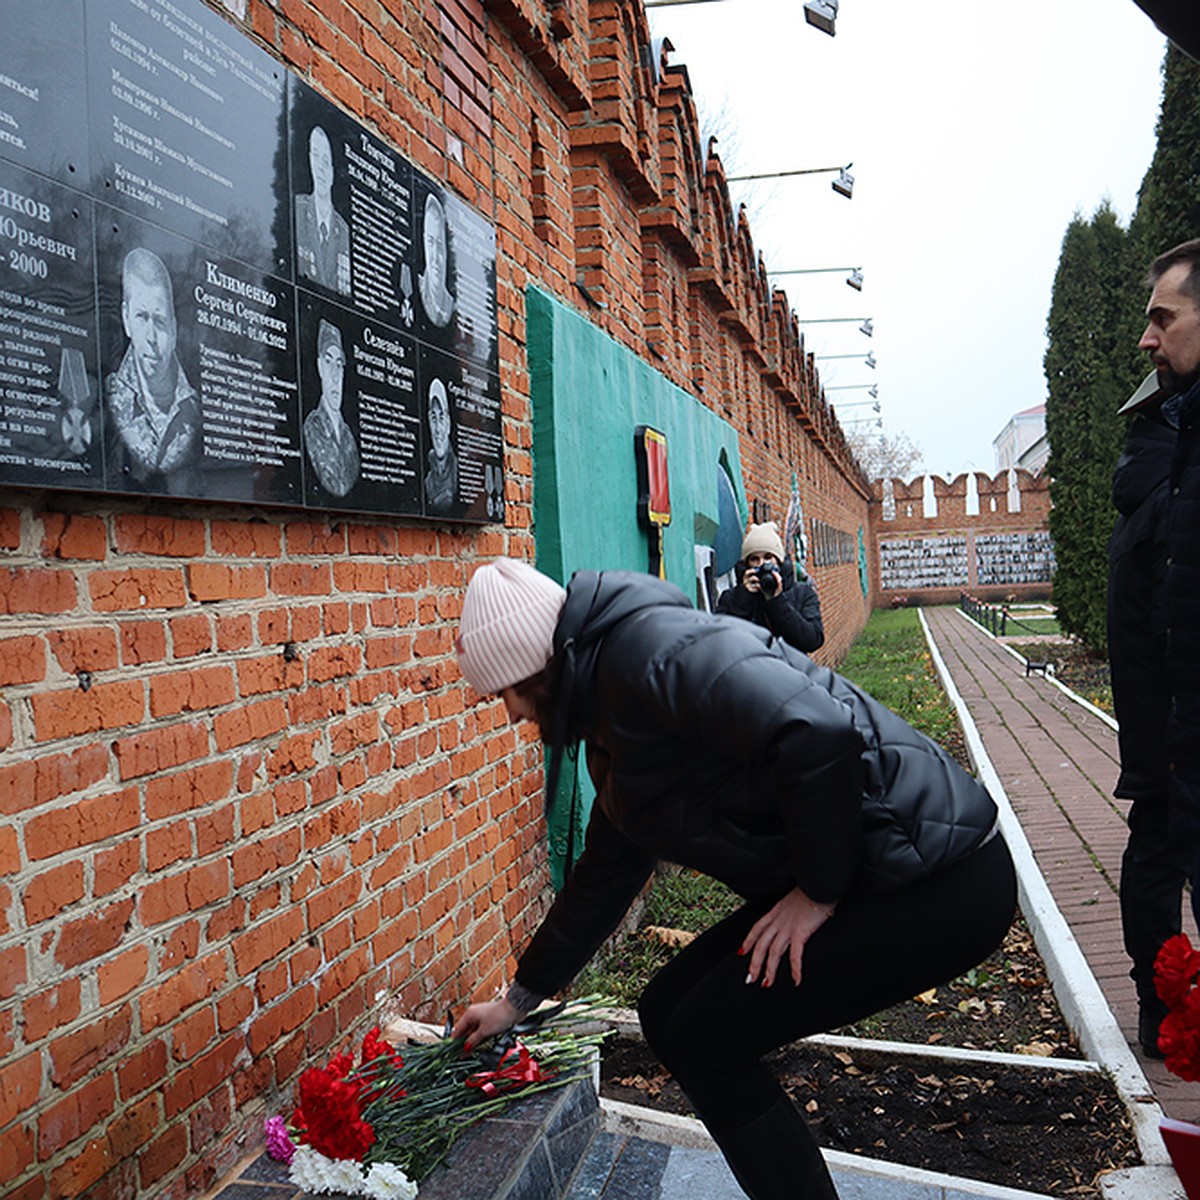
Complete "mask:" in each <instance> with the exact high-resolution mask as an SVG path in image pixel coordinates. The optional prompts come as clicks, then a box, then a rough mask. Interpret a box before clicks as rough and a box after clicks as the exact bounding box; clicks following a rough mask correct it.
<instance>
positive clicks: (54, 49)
mask: <svg viewBox="0 0 1200 1200" xmlns="http://www.w3.org/2000/svg"><path fill="white" fill-rule="evenodd" d="M0 30H3V34H0V157H3V158H6V159H8V160H9V161H10V162H14V163H17V164H18V165H20V166H22V167H28V168H29V169H30V170H33V171H39V172H41V174H43V175H49V176H50V177H51V178H53V179H57V180H58V181H59V183H68V184H71V185H72V186H73V187H78V188H82V187H84V186H85V181H86V177H87V173H88V147H87V123H86V122H85V121H84V120H83V114H84V112H85V109H86V105H85V99H86V88H85V79H86V75H85V72H84V53H83V0H43V3H40V4H38V5H37V6H36V7H34V6H31V5H30V4H29V2H28V0H0Z"/></svg>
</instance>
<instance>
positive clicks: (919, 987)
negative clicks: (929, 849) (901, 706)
mask: <svg viewBox="0 0 1200 1200" xmlns="http://www.w3.org/2000/svg"><path fill="white" fill-rule="evenodd" d="M769 907H770V906H769V905H768V904H748V905H746V906H745V907H744V908H741V909H739V910H738V911H737V912H736V913H734V914H733V915H732V916H730V917H727V918H726V919H725V920H724V921H721V922H720V923H719V924H717V925H715V926H713V928H712V929H710V930H708V931H707V932H705V933H703V934H701V935H700V936H699V937H698V938H697V939H696V940H695V941H694V942H692V943H691V945H689V946H687V947H685V948H684V949H683V950H681V951H680V952H679V953H678V954H677V955H676V956H675V957H674V958H673V959H672V960H671V961H670V962H669V963H668V964H667V965H666V966H665V967H663V969H662V970H661V971H659V972H658V974H657V975H655V976H654V978H653V979H652V980H651V981H650V983H649V984H648V985H647V987H646V990H645V992H643V994H642V998H641V1001H640V1003H639V1005H638V1012H639V1015H640V1017H641V1022H642V1031H643V1033H644V1034H645V1036H646V1040H647V1042H648V1043H649V1044H650V1047H651V1049H653V1050H654V1052H655V1054H656V1055H658V1057H659V1059H660V1060H661V1061H662V1063H663V1065H664V1066H665V1067H666V1068H667V1069H668V1070H669V1071H670V1072H671V1074H672V1075H673V1076H674V1077H675V1079H676V1080H677V1082H678V1083H679V1085H680V1087H682V1088H683V1090H684V1091H685V1092H686V1093H687V1096H688V1099H689V1100H690V1101H691V1103H692V1105H693V1106H694V1107H695V1110H696V1113H697V1115H698V1116H699V1117H700V1119H701V1120H702V1121H703V1122H704V1123H705V1125H706V1126H708V1128H709V1130H710V1131H711V1132H712V1133H713V1135H714V1136H715V1137H717V1139H718V1141H719V1140H721V1136H722V1135H723V1134H726V1133H729V1132H731V1131H735V1130H737V1129H739V1128H741V1127H744V1126H746V1125H748V1124H750V1123H751V1122H753V1121H755V1120H756V1119H757V1118H759V1117H761V1116H762V1115H763V1114H765V1113H766V1112H767V1111H768V1110H769V1109H771V1108H772V1107H773V1106H775V1105H777V1104H778V1103H779V1101H780V1099H781V1098H783V1097H784V1096H785V1093H784V1092H783V1090H782V1088H781V1087H780V1086H779V1084H778V1083H777V1082H776V1080H775V1078H774V1077H773V1076H772V1074H771V1073H770V1072H769V1071H768V1070H767V1069H766V1068H765V1067H764V1066H763V1065H762V1063H761V1062H760V1061H759V1060H760V1058H761V1057H762V1055H763V1054H765V1053H766V1052H767V1051H769V1050H773V1049H775V1048H777V1047H779V1046H783V1045H786V1044H788V1043H789V1042H794V1041H796V1040H797V1039H799V1038H802V1037H806V1036H808V1035H809V1034H812V1033H819V1032H823V1031H825V1030H829V1029H835V1028H837V1027H839V1026H841V1025H848V1024H851V1023H853V1022H854V1021H858V1020H860V1019H861V1018H863V1017H865V1016H868V1015H870V1014H871V1013H875V1012H879V1011H880V1010H881V1009H884V1008H887V1007H889V1006H890V1005H892V1004H895V1003H898V1002H899V1001H901V1000H906V999H908V998H910V997H912V996H915V995H917V994H918V993H919V992H923V991H926V990H927V989H928V988H931V987H933V986H935V985H936V984H939V983H945V982H946V981H947V980H950V979H953V978H955V977H956V976H958V975H961V974H962V973H963V972H964V971H966V970H968V969H970V968H971V967H973V966H975V965H976V964H977V963H979V962H980V961H981V960H983V959H984V958H986V957H987V956H988V955H989V954H990V953H991V952H992V951H993V950H994V949H995V948H996V947H997V946H998V945H999V944H1000V942H1001V941H1002V940H1003V938H1004V934H1005V931H1006V930H1007V929H1008V926H1009V924H1010V923H1011V921H1012V917H1013V913H1014V911H1015V908H1016V878H1015V875H1014V872H1013V866H1012V860H1011V859H1010V858H1009V854H1008V848H1007V847H1006V846H1005V844H1004V840H1003V838H1001V837H1000V836H996V837H993V838H992V839H991V841H989V842H987V843H986V844H985V845H983V846H981V847H980V848H979V849H977V850H975V851H973V852H972V853H971V854H970V855H968V856H967V857H966V858H964V859H962V860H961V861H959V862H957V863H955V864H953V865H952V866H950V867H947V868H945V869H943V870H941V871H938V872H937V873H936V874H934V875H931V876H929V877H927V878H925V879H922V880H920V881H918V882H917V883H913V884H909V885H907V886H905V887H902V888H899V889H897V890H895V891H890V892H887V893H885V894H882V895H872V896H863V897H851V898H848V899H846V900H844V901H843V902H842V903H841V904H840V905H839V906H838V908H837V910H836V911H835V913H834V915H833V916H832V917H831V918H830V919H829V920H828V921H826V922H825V924H824V925H822V926H821V928H820V929H819V930H817V932H816V933H815V934H814V935H813V937H812V938H811V939H810V940H809V943H808V945H807V946H806V947H805V949H804V959H803V978H802V980H801V983H800V985H799V987H797V986H796V985H795V984H794V983H793V982H792V978H791V973H790V971H789V969H788V965H787V960H786V957H785V959H784V960H783V961H782V962H781V963H780V967H779V970H778V971H777V973H776V979H775V985H774V987H770V988H764V987H762V986H760V985H758V984H755V985H747V984H746V982H745V979H746V969H747V963H748V959H746V958H742V957H739V955H738V952H737V951H738V947H739V946H740V945H741V943H742V941H743V939H744V938H745V936H746V934H747V932H748V931H749V929H750V926H751V925H753V924H754V922H755V921H756V920H758V918H759V917H760V916H761V915H762V914H763V912H765V911H766V910H767V908H769ZM808 1136H809V1137H811V1135H808ZM793 1194H794V1195H802V1194H803V1192H802V1191H801V1190H800V1189H799V1188H797V1189H796V1191H795V1192H794V1193H793Z"/></svg>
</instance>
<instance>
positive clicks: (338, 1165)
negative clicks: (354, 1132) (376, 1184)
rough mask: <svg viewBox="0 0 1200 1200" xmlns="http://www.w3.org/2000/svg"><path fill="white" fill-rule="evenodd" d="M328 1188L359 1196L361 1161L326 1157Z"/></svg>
mask: <svg viewBox="0 0 1200 1200" xmlns="http://www.w3.org/2000/svg"><path fill="white" fill-rule="evenodd" d="M325 1161H326V1162H327V1163H328V1164H329V1166H328V1177H329V1184H330V1186H329V1190H330V1191H331V1192H345V1193H346V1195H348V1196H360V1195H362V1192H363V1173H362V1163H360V1162H356V1161H355V1160H354V1159H353V1158H332V1159H331V1158H327V1159H326V1160H325Z"/></svg>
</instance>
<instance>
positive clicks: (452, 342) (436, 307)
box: [412, 170, 499, 371]
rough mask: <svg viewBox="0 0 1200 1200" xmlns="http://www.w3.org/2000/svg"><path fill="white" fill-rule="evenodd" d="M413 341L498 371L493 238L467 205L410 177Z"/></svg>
mask: <svg viewBox="0 0 1200 1200" xmlns="http://www.w3.org/2000/svg"><path fill="white" fill-rule="evenodd" d="M413 214H414V215H413V251H412V253H413V264H412V277H413V304H414V310H415V313H416V320H415V329H416V335H417V339H418V340H419V341H420V342H422V343H423V344H425V345H428V346H436V347H438V348H439V349H441V350H445V351H447V352H448V353H450V354H453V355H455V356H456V357H458V358H461V359H465V360H466V361H467V362H470V363H474V364H475V365H476V366H478V367H479V368H480V369H481V370H484V371H496V370H498V361H499V360H498V353H497V345H496V234H495V230H493V229H492V227H491V226H490V225H488V223H487V222H486V221H484V220H483V218H482V217H481V216H480V215H479V214H478V213H477V212H475V210H474V209H472V208H471V207H470V206H469V205H467V204H465V203H464V202H463V201H462V200H460V199H459V198H458V197H457V196H455V195H453V194H452V193H448V192H446V191H445V190H444V189H442V188H440V187H438V186H437V185H436V184H434V183H433V182H432V181H430V180H429V179H427V178H426V177H425V176H424V175H422V174H421V172H420V171H417V170H414V171H413Z"/></svg>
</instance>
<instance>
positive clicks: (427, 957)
mask: <svg viewBox="0 0 1200 1200" xmlns="http://www.w3.org/2000/svg"><path fill="white" fill-rule="evenodd" d="M177 2H178V3H180V4H187V3H195V2H196V0H177ZM210 7H211V8H213V9H214V10H215V11H217V12H220V13H222V14H223V15H225V16H226V17H227V18H228V19H229V20H230V21H231V22H232V23H233V24H234V25H235V26H236V27H237V28H238V29H240V30H241V31H242V32H243V33H244V34H245V35H246V36H248V37H250V38H252V39H254V40H255V41H256V42H257V43H258V44H260V45H262V46H265V47H266V49H267V50H268V51H269V52H270V53H272V54H273V55H275V57H276V58H277V59H279V60H280V61H281V62H283V63H284V64H286V65H287V67H288V68H289V69H291V70H293V71H296V72H297V73H299V74H300V75H301V76H302V77H304V78H305V79H306V80H307V81H308V82H310V83H311V84H312V85H313V86H314V87H316V88H317V89H318V90H319V91H321V92H322V93H324V94H325V95H326V96H328V97H329V98H331V99H332V100H334V101H335V102H337V103H338V104H340V105H342V106H343V107H344V108H345V109H346V110H348V111H349V112H351V113H353V114H354V115H355V116H356V117H357V118H358V119H360V120H361V121H362V122H363V123H364V124H365V125H366V126H367V127H369V128H370V129H372V130H374V131H375V132H376V133H378V134H379V135H380V136H382V137H384V138H385V139H387V140H388V141H389V142H390V143H391V144H393V145H394V146H395V147H396V148H397V150H398V151H399V152H400V153H402V154H403V155H404V156H406V157H407V158H409V159H410V160H412V161H413V162H414V163H416V164H417V165H418V166H419V167H420V168H421V169H422V170H423V171H425V172H426V173H428V174H430V175H432V176H433V177H435V178H436V179H438V180H441V181H444V182H445V183H446V185H447V186H448V187H449V188H451V189H452V190H453V191H455V192H456V193H458V194H459V195H461V196H462V197H463V198H465V199H466V200H467V201H469V202H470V203H471V204H473V205H474V206H475V207H476V208H477V209H478V210H479V211H480V212H481V213H483V214H484V216H485V217H486V218H487V219H488V220H489V221H491V222H492V223H494V225H495V227H496V231H497V301H498V303H497V310H498V311H497V316H498V322H499V330H500V338H499V352H500V375H501V379H500V382H501V392H502V402H503V416H504V420H503V433H504V442H505V470H506V484H505V488H506V494H505V499H506V505H507V510H506V524H505V525H504V526H503V527H501V526H488V527H484V528H480V529H464V528H458V527H451V526H434V525H422V524H420V523H417V522H413V521H407V520H406V521H399V522H398V521H388V520H384V519H376V518H358V517H344V518H343V517H336V516H330V517H329V518H327V519H325V518H314V517H313V516H312V515H310V514H305V513H302V512H296V511H282V510H273V509H268V508H261V507H249V506H237V505H222V506H218V505H205V504H197V503H183V502H178V501H170V500H165V499H164V500H158V499H141V500H123V499H120V498H116V497H112V496H108V497H96V496H88V495H85V494H78V493H57V492H49V491H21V490H15V489H8V490H5V491H0V689H2V690H0V1178H2V1179H3V1180H4V1182H5V1187H6V1189H7V1190H6V1193H5V1194H6V1195H7V1196H9V1197H12V1198H13V1200H34V1198H35V1197H41V1196H56V1197H57V1196H64V1197H65V1196H72V1197H73V1196H87V1197H90V1198H94V1200H107V1198H113V1200H115V1198H117V1197H132V1196H143V1195H154V1196H162V1197H169V1198H183V1197H190V1196H194V1195H197V1194H199V1193H201V1192H203V1191H204V1189H205V1188H206V1187H207V1186H209V1185H210V1184H211V1182H212V1181H213V1180H214V1178H216V1177H217V1176H218V1175H219V1174H221V1173H222V1172H223V1171H224V1170H225V1169H226V1168H227V1167H228V1166H229V1165H230V1164H231V1163H232V1162H233V1161H234V1160H235V1159H236V1157H238V1156H239V1155H240V1154H241V1153H242V1152H243V1150H244V1149H245V1147H246V1146H247V1145H248V1143H249V1142H250V1141H252V1140H254V1139H256V1138H258V1137H259V1135H260V1122H261V1119H262V1117H263V1116H264V1115H267V1114H269V1113H273V1112H277V1111H287V1108H288V1105H289V1102H290V1098H291V1091H292V1087H293V1084H294V1082H295V1079H296V1077H297V1075H298V1073H299V1072H300V1071H301V1070H302V1069H303V1068H304V1067H305V1066H306V1065H309V1064H310V1063H312V1062H314V1061H317V1060H322V1059H324V1058H325V1057H326V1056H327V1055H328V1054H329V1053H330V1052H331V1050H332V1049H333V1048H334V1047H336V1046H337V1045H338V1044H340V1043H341V1041H342V1040H343V1039H345V1038H347V1037H350V1036H357V1035H360V1034H361V1033H362V1032H363V1031H364V1030H365V1029H366V1028H367V1027H368V1025H369V1024H370V1023H372V1022H373V1021H374V1020H375V1019H377V1018H378V1016H379V1015H380V1014H381V1012H382V1011H383V1010H384V1009H385V1008H386V1007H387V1006H389V1005H390V1006H392V1007H394V1008H395V1009H397V1010H399V1011H402V1012H404V1013H405V1014H406V1015H410V1016H415V1017H418V1018H422V1019H432V1020H437V1021H440V1020H442V1019H444V1017H445V1015H446V1012H447V1011H448V1010H449V1009H451V1008H457V1007H459V1006H461V1005H462V1004H463V1003H464V1002H465V1001H466V1000H467V999H468V998H469V997H471V996H473V995H478V994H480V993H481V992H486V991H488V990H490V989H494V988H496V987H498V986H499V985H500V984H501V982H502V981H503V979H504V978H505V976H506V973H507V970H508V969H509V965H510V962H511V957H512V954H513V952H514V949H515V948H517V947H519V946H520V945H521V943H522V942H523V941H524V939H525V937H526V935H527V934H528V932H529V930H530V929H531V928H532V927H533V925H534V924H535V923H536V921H537V920H538V918H539V917H540V915H541V913H542V911H543V910H544V907H545V905H546V903H547V902H548V888H547V881H548V873H547V865H546V851H545V845H544V838H545V830H544V825H543V823H542V822H541V820H540V818H539V812H540V805H539V804H538V803H537V797H538V796H539V793H540V788H541V783H542V777H541V750H540V747H539V746H538V745H537V744H536V742H535V741H533V740H532V739H531V738H530V736H529V735H528V734H525V733H520V732H518V731H516V730H514V729H513V728H512V727H511V726H509V725H508V724H507V723H506V722H505V720H504V718H503V710H502V707H501V706H500V705H498V704H495V703H493V704H481V703H478V697H476V696H474V695H473V694H472V693H470V692H469V691H468V690H467V689H466V688H465V686H464V685H463V683H462V681H461V678H460V676H459V674H458V670H457V666H456V664H455V660H454V657H453V653H452V639H453V634H454V629H455V623H456V620H457V617H458V615H459V611H460V604H461V597H462V593H463V588H464V586H465V583H466V581H467V579H468V578H469V576H470V573H471V571H472V569H473V568H474V566H475V564H476V563H478V562H479V561H481V560H484V559H486V558H489V557H492V556H494V555H497V554H518V555H523V556H526V557H530V558H532V557H533V556H534V552H535V544H536V537H535V534H536V531H535V530H534V529H533V527H532V511H533V509H532V496H533V479H532V454H531V447H532V441H533V413H532V410H531V401H530V382H529V377H530V363H529V362H528V358H527V349H526V344H527V343H526V326H525V295H526V288H527V286H528V285H529V284H531V283H534V284H536V285H538V286H539V287H541V288H543V289H545V290H546V291H547V292H549V293H550V294H552V295H554V296H556V297H557V298H558V299H559V300H561V301H562V302H563V303H565V304H568V305H571V306H573V307H575V308H576V309H577V310H578V311H579V312H580V313H582V314H583V315H584V316H586V318H587V319H588V320H590V321H592V322H593V323H594V324H595V325H596V326H597V327H598V328H600V329H602V330H603V331H604V332H606V333H607V334H609V335H611V337H613V338H614V339H616V340H617V341H618V342H619V343H620V344H621V345H622V346H624V347H626V348H628V349H629V350H631V351H632V352H634V353H635V354H637V355H639V356H641V357H642V358H644V359H645V360H646V361H647V362H649V363H650V364H652V365H653V366H654V367H655V368H656V369H657V370H658V371H660V372H661V373H662V374H663V375H664V376H665V377H666V378H667V379H668V380H670V381H671V382H672V383H674V384H676V385H678V386H679V387H680V388H683V389H684V390H686V391H687V392H689V393H690V394H692V395H694V396H696V397H697V398H698V399H699V401H700V402H701V403H703V404H704V405H705V406H707V407H708V408H709V409H711V410H712V412H714V413H716V414H717V415H718V416H720V417H722V418H723V419H724V420H726V421H728V422H729V423H730V424H731V425H732V426H733V427H734V428H735V429H736V430H737V431H738V433H739V434H740V435H741V441H740V444H741V459H742V462H741V466H742V472H743V481H742V482H743V483H744V488H745V492H746V496H747V499H748V500H749V501H750V503H751V506H752V507H753V509H754V511H755V513H756V514H757V515H758V516H760V517H764V516H768V515H769V516H771V517H774V518H775V519H777V520H779V521H781V522H782V520H783V517H784V514H785V512H786V510H787V505H788V497H789V494H790V491H791V488H792V481H793V479H795V480H796V483H797V486H798V489H799V491H800V494H801V496H802V499H803V503H804V511H805V517H806V522H809V523H811V521H813V520H817V521H819V522H821V523H822V524H823V525H824V526H827V527H829V528H831V529H834V530H836V531H838V532H840V533H841V534H843V535H844V536H845V537H847V538H850V539H856V538H857V537H858V535H859V531H860V530H867V531H868V532H867V537H868V540H869V512H868V501H869V498H870V494H871V493H870V488H869V486H868V484H867V482H866V480H865V479H864V478H863V476H862V473H861V471H860V470H859V469H858V467H857V464H856V463H855V461H854V459H853V457H852V456H851V454H850V452H849V449H848V447H847V445H846V442H845V439H844V437H843V436H842V433H841V430H840V428H839V426H838V425H837V422H836V420H835V418H834V416H833V412H832V410H831V409H830V407H829V406H828V405H827V404H826V403H825V402H824V400H823V398H822V396H821V393H820V381H819V379H818V377H817V374H816V371H815V368H814V365H813V361H812V359H811V357H810V356H808V355H807V354H806V353H805V349H804V345H803V341H802V339H801V338H800V335H799V327H798V325H797V323H796V318H795V315H794V314H793V313H792V312H791V311H790V307H789V305H788V302H787V299H786V297H785V296H783V294H782V293H780V292H777V291H774V290H772V289H771V288H770V286H769V284H768V280H767V277H766V274H765V268H764V267H763V265H762V264H761V262H760V261H759V259H758V255H757V252H756V250H755V248H754V245H753V240H752V237H751V232H750V229H749V227H748V225H747V224H746V222H745V219H744V217H742V216H737V217H735V216H734V214H733V213H732V211H731V208H730V205H729V196H728V192H727V189H726V188H725V184H724V174H723V169H722V167H721V163H720V160H719V158H718V157H717V156H716V155H715V153H713V152H712V147H711V146H708V147H701V145H700V142H699V138H698V133H697V124H696V117H695V110H694V106H693V104H692V100H691V96H690V94H689V89H688V84H687V79H686V74H685V72H684V71H683V69H682V68H681V67H678V66H673V65H671V64H670V63H669V62H668V61H666V60H665V59H664V60H662V61H660V62H659V63H658V64H657V68H658V69H657V70H656V69H655V66H656V64H654V63H653V62H651V60H650V54H649V46H650V42H649V34H648V26H647V22H646V17H645V13H644V12H643V11H642V9H641V6H640V4H637V3H632V2H626V0H593V2H591V3H589V2H588V0H563V2H561V3H555V4H545V3H542V0H497V2H496V3H489V4H487V5H486V6H485V5H483V4H480V3H476V2H471V0H461V2H460V0H437V2H435V0H429V2H428V3H425V4H421V5H417V4H412V3H409V2H407V0H405V2H403V3H401V2H399V0H386V2H385V0H355V2H354V3H348V2H346V0H327V2H326V3H323V4H320V5H312V4H306V3H301V2H299V0H270V2H268V0H248V3H246V4H245V5H244V6H243V5H241V4H238V3H232V4H229V5H224V4H221V3H219V2H218V0H211V3H210ZM227 9H232V10H233V11H234V13H236V14H239V15H230V13H229V12H227ZM243 13H244V15H240V14H243ZM868 557H870V555H868ZM598 565H602V564H598ZM814 575H815V578H816V582H817V585H818V588H819V589H820V592H821V595H822V599H823V603H824V608H825V616H826V626H827V629H828V630H829V632H830V639H829V644H828V646H827V648H826V650H825V651H824V652H823V654H824V657H825V658H826V659H827V660H828V661H833V660H835V659H836V658H837V657H838V656H840V654H841V652H842V651H843V650H844V649H845V647H846V646H847V645H848V644H849V642H850V640H851V639H852V638H853V636H854V634H855V633H856V632H857V631H858V629H859V628H860V627H861V625H862V622H863V620H864V619H865V616H866V612H867V608H868V604H869V599H868V598H867V597H864V595H863V591H862V588H861V587H860V584H859V574H858V567H857V564H856V563H851V562H838V563H835V564H831V565H828V566H818V567H816V568H814Z"/></svg>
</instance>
